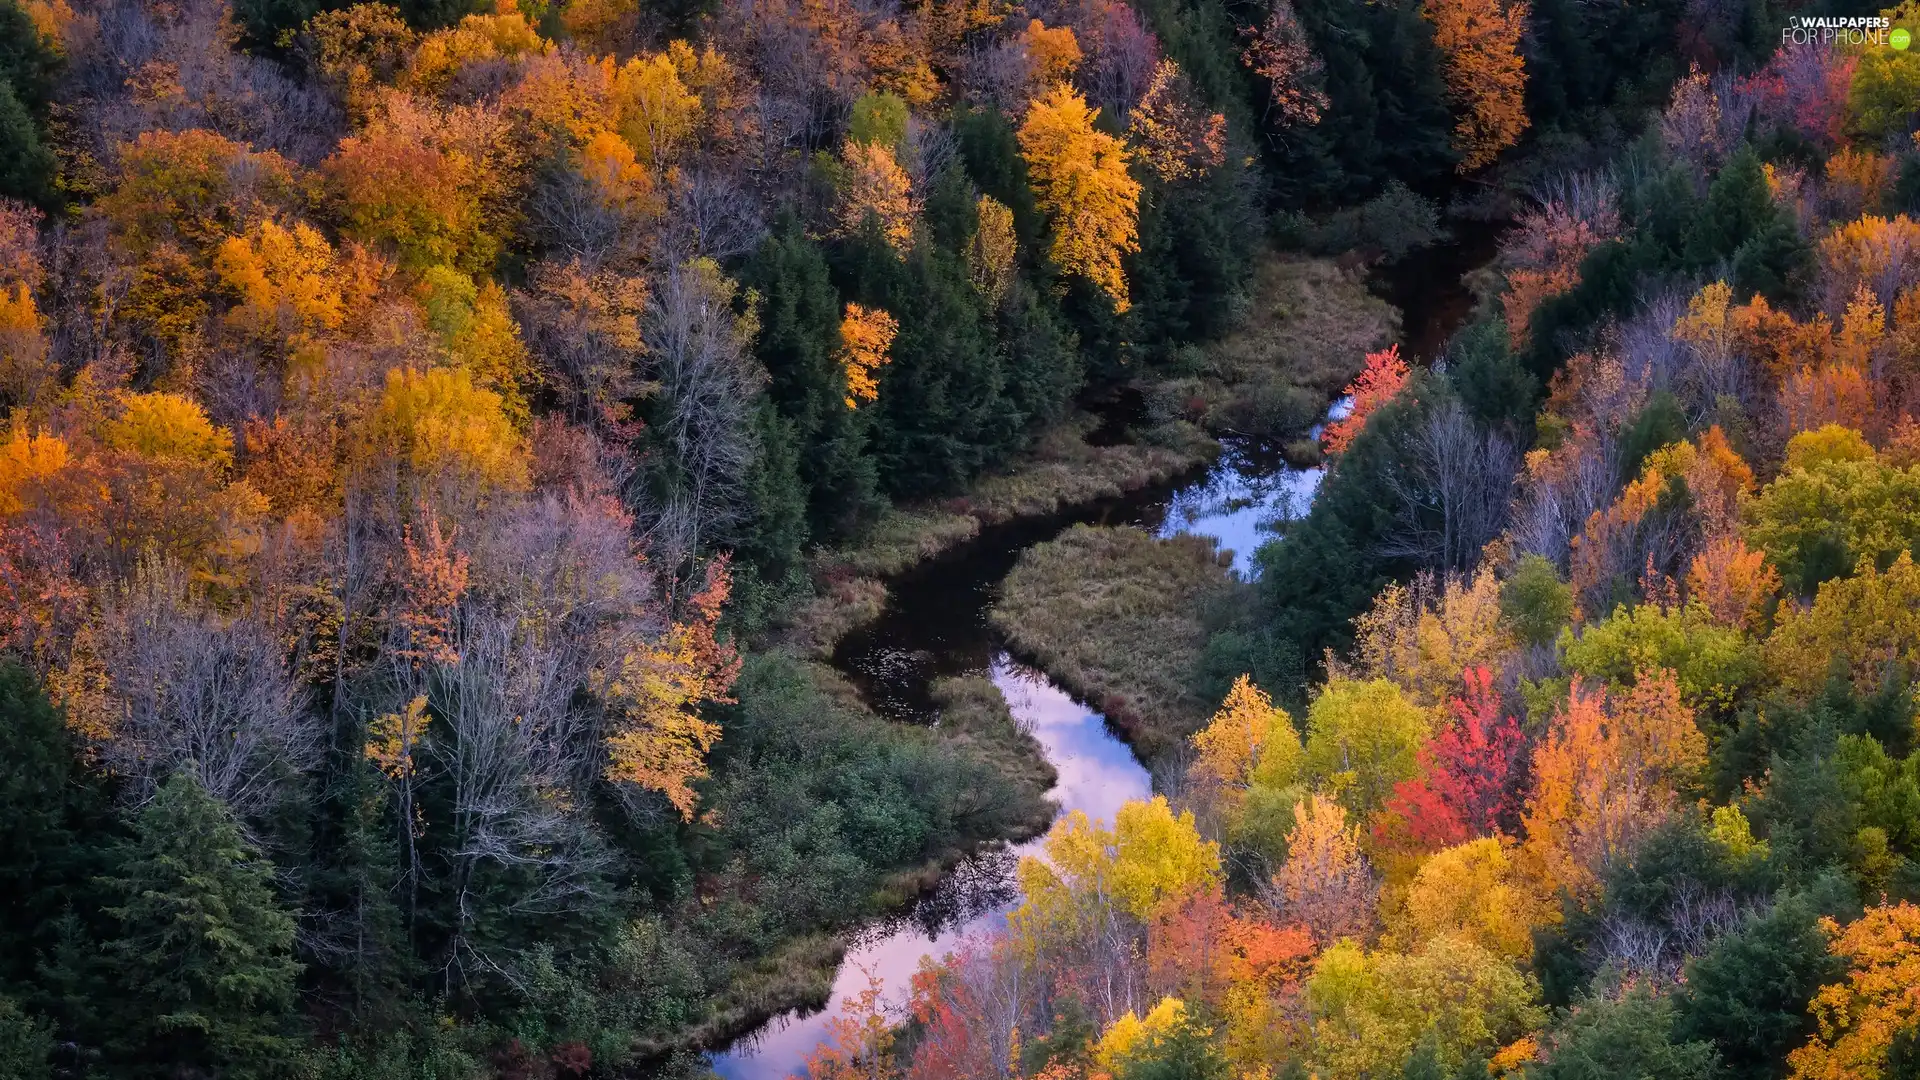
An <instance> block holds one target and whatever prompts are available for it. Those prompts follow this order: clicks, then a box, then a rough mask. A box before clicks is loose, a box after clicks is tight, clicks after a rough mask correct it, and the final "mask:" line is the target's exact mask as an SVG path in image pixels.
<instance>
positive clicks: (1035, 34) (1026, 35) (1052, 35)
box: [1020, 19, 1081, 86]
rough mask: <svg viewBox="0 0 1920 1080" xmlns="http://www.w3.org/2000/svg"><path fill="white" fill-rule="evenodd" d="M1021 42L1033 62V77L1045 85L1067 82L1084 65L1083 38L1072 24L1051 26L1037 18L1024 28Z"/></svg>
mask: <svg viewBox="0 0 1920 1080" xmlns="http://www.w3.org/2000/svg"><path fill="white" fill-rule="evenodd" d="M1020 44H1021V46H1022V47H1023V48H1025V49H1026V52H1027V62H1028V63H1029V64H1031V65H1032V66H1033V77H1034V78H1035V79H1036V80H1038V81H1039V83H1040V84H1041V85H1042V86H1049V85H1052V84H1053V83H1059V82H1065V81H1066V80H1068V79H1070V78H1072V77H1073V73H1074V71H1075V70H1077V69H1078V68H1079V67H1080V59H1081V54H1080V42H1079V41H1078V40H1077V39H1075V38H1074V36H1073V29H1072V28H1071V27H1066V26H1055V27H1048V26H1047V25H1046V24H1045V23H1043V22H1041V21H1040V20H1039V19H1034V20H1032V21H1031V22H1029V23H1027V28H1026V29H1025V30H1022V31H1021V32H1020Z"/></svg>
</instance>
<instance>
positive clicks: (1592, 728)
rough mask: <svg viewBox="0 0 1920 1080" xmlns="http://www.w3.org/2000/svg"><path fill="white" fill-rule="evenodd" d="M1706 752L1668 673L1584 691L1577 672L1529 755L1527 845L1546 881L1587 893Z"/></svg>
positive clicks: (1670, 801) (1666, 805) (1664, 809)
mask: <svg viewBox="0 0 1920 1080" xmlns="http://www.w3.org/2000/svg"><path fill="white" fill-rule="evenodd" d="M1706 754H1707V745H1706V737H1705V736H1704V735H1702V734H1701V733H1700V729H1699V727H1697V726H1696V725H1695V724H1694V719H1693V710H1692V709H1690V708H1688V707H1687V706H1686V705H1685V704H1684V703H1683V702H1682V701H1681V700H1680V686H1679V683H1678V681H1677V680H1676V679H1675V678H1674V675H1673V673H1672V672H1670V671H1665V670H1659V669H1655V670H1652V671H1643V672H1641V673H1640V674H1639V676H1638V677H1637V679H1636V681H1635V683H1634V685H1633V686H1632V687H1631V688H1630V689H1628V690H1627V691H1626V692H1625V693H1624V694H1621V693H1617V692H1616V693H1614V694H1611V695H1609V693H1608V692H1607V691H1606V690H1605V689H1604V688H1596V689H1594V690H1593V691H1592V692H1590V693H1589V692H1587V691H1586V689H1585V688H1584V687H1583V686H1582V684H1581V680H1580V677H1579V676H1577V675H1576V676H1574V679H1573V684H1572V688H1571V689H1570V690H1569V691H1568V694H1567V704H1566V708H1565V709H1564V710H1562V712H1561V713H1560V714H1559V715H1558V716H1557V717H1555V718H1554V721H1553V726H1552V728H1551V729H1550V730H1549V732H1548V735H1547V738H1546V739H1545V740H1544V741H1543V742H1542V743H1541V744H1540V745H1539V746H1538V747H1537V748H1536V749H1535V750H1534V755H1533V773H1534V790H1533V796H1532V797H1531V798H1530V799H1528V800H1527V811H1526V817H1525V821H1526V833H1527V839H1526V846H1525V850H1526V851H1527V853H1528V854H1529V855H1531V856H1532V857H1533V859H1534V860H1535V862H1536V864H1537V865H1538V866H1539V867H1540V870H1541V872H1542V873H1543V874H1544V875H1545V881H1544V882H1543V884H1544V885H1545V886H1546V887H1547V888H1548V889H1553V888H1565V889H1567V890H1568V891H1570V892H1572V893H1573V894H1574V895H1576V896H1588V895H1591V894H1592V893H1593V891H1594V890H1595V889H1596V888H1597V887H1598V886H1599V883H1600V879H1601V875H1602V874H1603V873H1604V871H1605V870H1606V868H1607V867H1608V866H1610V865H1612V864H1613V863H1614V862H1615V861H1616V860H1618V859H1620V858H1623V857H1625V856H1626V855H1627V854H1628V853H1629V852H1631V851H1632V850H1633V847H1634V845H1635V843H1636V842H1637V841H1638V840H1639V839H1640V838H1641V837H1642V836H1645V835H1646V834H1647V832H1648V831H1649V830H1651V829H1652V828H1653V827H1654V826H1655V825H1657V824H1658V823H1659V822H1660V821H1661V820H1662V819H1664V818H1665V816H1666V815H1667V813H1668V812H1669V811H1671V810H1672V809H1673V808H1674V806H1675V805H1676V800H1677V798H1678V792H1679V790H1680V789H1681V788H1682V787H1684V786H1685V784H1686V783H1687V782H1688V780H1689V778H1690V777H1691V776H1692V775H1693V774H1694V773H1695V772H1697V771H1698V770H1699V769H1700V767H1701V766H1702V765H1704V764H1705V763H1706Z"/></svg>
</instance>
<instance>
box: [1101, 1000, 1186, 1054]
mask: <svg viewBox="0 0 1920 1080" xmlns="http://www.w3.org/2000/svg"><path fill="white" fill-rule="evenodd" d="M1186 1020H1187V1005H1186V1002H1184V1001H1181V1000H1180V999H1179V998H1175V997H1163V998H1161V999H1160V1003H1159V1004H1157V1005H1155V1006H1154V1007H1153V1008H1152V1009H1150V1010H1148V1012H1147V1015H1146V1016H1145V1017H1144V1018H1142V1017H1139V1016H1135V1015H1134V1013H1133V1010H1132V1009H1128V1010H1127V1011H1126V1012H1125V1013H1123V1014H1121V1016H1120V1019H1118V1020H1115V1021H1114V1022H1113V1025H1112V1026H1111V1027H1109V1028H1107V1031H1106V1034H1104V1035H1102V1036H1100V1041H1099V1042H1098V1043H1096V1044H1094V1047H1093V1063H1094V1064H1095V1065H1098V1066H1099V1067H1100V1068H1101V1070H1103V1071H1105V1072H1108V1073H1115V1072H1117V1071H1118V1070H1119V1069H1120V1067H1121V1066H1122V1065H1124V1064H1125V1063H1126V1060H1127V1058H1129V1057H1130V1056H1132V1054H1133V1052H1134V1051H1135V1050H1136V1049H1143V1048H1144V1046H1145V1044H1147V1043H1149V1042H1151V1041H1152V1040H1153V1039H1154V1038H1155V1037H1156V1036H1166V1035H1169V1034H1171V1033H1172V1032H1173V1031H1175V1030H1176V1029H1178V1028H1179V1027H1180V1026H1181V1025H1182V1024H1185V1023H1186Z"/></svg>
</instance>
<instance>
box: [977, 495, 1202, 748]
mask: <svg viewBox="0 0 1920 1080" xmlns="http://www.w3.org/2000/svg"><path fill="white" fill-rule="evenodd" d="M1233 588H1234V581H1233V579H1232V577H1231V576H1230V575H1229V574H1228V572H1227V570H1226V568H1225V566H1223V565H1222V560H1221V558H1220V553H1219V552H1218V551H1217V550H1216V547H1215V545H1214V542H1213V541H1212V540H1210V539H1206V538H1203V537H1193V536H1177V537H1174V538H1173V539H1171V540H1159V539H1155V538H1154V537H1152V536H1149V535H1148V534H1147V533H1145V532H1142V531H1141V530H1139V529H1134V528H1105V527H1095V526H1088V525H1078V526H1075V527H1074V528H1072V529H1069V530H1067V532H1066V533H1064V534H1062V535H1061V537H1060V538H1059V539H1057V540H1054V541H1052V542H1050V543H1046V544H1041V545H1039V546H1037V547H1035V548H1033V549H1031V550H1030V551H1028V552H1027V553H1026V554H1024V555H1022V556H1021V557H1020V562H1019V563H1018V564H1017V565H1016V566H1015V567H1014V569H1013V572H1012V573H1010V574H1008V575H1007V578H1006V581H1005V582H1004V583H1003V584H1002V585H1001V594H1000V601H999V603H997V604H996V605H994V609H993V612H992V615H991V618H992V619H993V624H994V625H995V626H996V627H998V628H999V629H1000V630H1001V631H1002V632H1003V633H1005V634H1006V635H1007V639H1008V641H1009V642H1011V643H1012V645H1013V647H1014V649H1015V650H1016V651H1018V652H1019V653H1021V654H1023V655H1025V656H1027V657H1029V658H1031V659H1032V660H1033V662H1034V663H1036V664H1038V665H1039V666H1040V668H1041V669H1042V670H1044V671H1046V673H1047V674H1048V675H1049V676H1051V677H1052V678H1053V679H1054V680H1055V681H1056V682H1058V683H1060V685H1062V686H1064V687H1065V688H1067V690H1068V691H1070V692H1071V693H1073V694H1074V695H1076V696H1078V697H1079V698H1081V699H1082V700H1084V701H1087V702H1088V703H1090V704H1092V705H1093V706H1094V707H1095V708H1097V709H1099V710H1100V711H1101V712H1102V713H1105V714H1106V716H1107V719H1109V720H1111V721H1112V722H1113V723H1114V724H1115V725H1116V726H1118V727H1119V728H1120V729H1121V730H1122V731H1124V732H1125V733H1126V734H1127V737H1128V738H1129V739H1130V740H1131V741H1132V743H1133V745H1134V749H1135V752H1137V753H1138V754H1139V755H1140V756H1141V757H1142V758H1143V759H1146V760H1148V761H1152V760H1153V759H1155V758H1157V757H1159V756H1160V755H1162V754H1164V753H1166V752H1167V751H1169V750H1172V749H1175V748H1177V747H1178V746H1179V745H1180V743H1181V742H1182V740H1184V739H1185V738H1186V737H1187V736H1188V735H1190V734H1192V733H1193V732H1194V731H1196V730H1198V729H1199V727H1200V725H1201V724H1202V723H1203V722H1204V721H1205V719H1206V717H1207V715H1208V713H1209V711H1210V704H1209V703H1208V702H1206V701H1203V700H1201V699H1200V697H1199V696H1198V695H1196V694H1195V693H1194V692H1193V689H1192V682H1193V672H1194V670H1195V669H1196V667H1197V665H1198V664H1199V660H1200V651H1201V649H1202V648H1203V647H1204V646H1205V643H1206V638H1207V629H1206V626H1205V625H1204V623H1203V622H1202V612H1203V611H1204V610H1206V609H1207V608H1208V607H1209V606H1210V605H1211V604H1213V603H1214V602H1216V601H1217V599H1218V598H1219V597H1220V596H1221V595H1222V594H1224V593H1226V592H1227V591H1229V590H1231V589H1233Z"/></svg>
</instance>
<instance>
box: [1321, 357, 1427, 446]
mask: <svg viewBox="0 0 1920 1080" xmlns="http://www.w3.org/2000/svg"><path fill="white" fill-rule="evenodd" d="M1405 385H1407V362H1406V361H1405V360H1402V359H1400V346H1398V345H1389V346H1387V347H1386V348H1385V349H1384V350H1382V351H1380V352H1373V353H1368V354H1367V366H1366V367H1364V368H1361V369H1360V374H1359V375H1358V376H1357V377H1355V378H1354V380H1353V381H1352V382H1351V383H1348V384H1347V390H1346V393H1347V396H1349V397H1351V398H1352V399H1353V408H1352V409H1350V410H1348V412H1347V415H1345V416H1343V417H1341V418H1340V419H1338V420H1335V421H1333V422H1332V423H1330V424H1328V425H1327V427H1326V430H1325V431H1324V432H1323V433H1322V434H1321V436H1320V441H1321V444H1322V445H1323V446H1325V447H1326V450H1327V453H1329V454H1338V453H1342V452H1344V451H1345V450H1346V448H1347V447H1349V446H1351V445H1353V440H1354V439H1356V438H1359V436H1360V431H1361V429H1363V428H1365V427H1366V426H1367V417H1368V416H1370V415H1372V413H1373V411H1374V410H1375V409H1378V408H1379V407H1380V406H1382V405H1385V404H1386V403H1387V402H1389V401H1392V400H1393V396H1394V395H1395V394H1398V393H1399V392H1400V388H1401V387H1403V386H1405Z"/></svg>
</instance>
